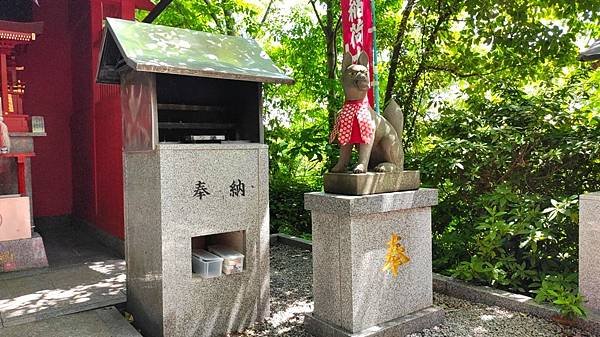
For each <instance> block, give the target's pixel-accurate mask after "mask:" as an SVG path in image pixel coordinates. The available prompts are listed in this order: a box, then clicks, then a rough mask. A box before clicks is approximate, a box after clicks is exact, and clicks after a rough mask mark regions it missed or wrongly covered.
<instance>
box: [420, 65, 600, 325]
mask: <svg viewBox="0 0 600 337" xmlns="http://www.w3.org/2000/svg"><path fill="white" fill-rule="evenodd" d="M588 75H589V74H588V73H587V70H585V69H579V70H577V69H574V70H573V71H572V72H570V73H566V74H565V75H564V76H562V77H561V78H560V80H558V79H554V80H553V81H552V82H550V83H548V82H546V83H543V84H540V85H539V86H538V88H537V89H536V92H535V94H531V93H526V92H525V91H524V90H523V89H518V88H515V87H512V86H510V85H507V84H501V85H497V86H495V87H491V88H490V89H488V90H486V91H485V92H478V91H475V90H466V92H467V98H465V99H464V100H460V101H458V102H453V104H442V105H441V106H440V107H439V114H440V115H439V118H438V119H437V120H435V121H432V122H431V123H430V124H429V126H428V128H429V129H428V132H429V137H427V138H426V140H425V141H424V143H423V149H422V151H423V152H422V153H421V155H422V156H423V157H422V159H421V160H420V167H421V169H422V171H423V176H424V177H425V182H426V183H427V184H430V185H433V186H438V187H439V189H440V199H441V201H440V204H439V206H437V207H436V208H435V215H434V219H435V224H434V235H435V239H434V267H435V269H437V270H441V271H444V270H448V271H450V272H451V273H452V275H453V276H455V277H458V278H461V279H464V280H469V281H477V282H480V283H484V284H489V285H493V286H498V287H503V288H506V289H509V290H512V291H517V292H521V293H528V292H530V291H531V290H532V289H535V288H536V287H539V282H541V281H546V279H545V277H546V275H560V274H563V273H567V274H568V273H573V272H575V271H576V270H577V256H578V251H577V242H578V208H577V206H578V202H577V195H578V194H581V193H583V192H585V191H591V190H599V189H600V165H599V164H600V128H599V126H600V114H599V113H598V111H594V110H592V109H590V105H593V104H596V103H593V102H594V100H595V98H594V97H590V96H588V95H589V94H588V93H587V91H585V90H583V89H581V88H585V87H586V85H585V81H587V78H588ZM548 282H549V281H547V282H546V283H547V284H550V283H548ZM543 284H544V283H542V287H543ZM565 289H566V290H565V291H562V292H559V293H558V294H559V295H560V296H559V295H556V296H555V297H556V298H550V297H544V296H545V295H540V296H539V297H538V299H540V300H543V299H545V298H548V299H551V301H550V302H554V303H555V304H557V305H560V307H561V309H563V310H565V312H567V313H571V312H570V311H572V313H574V314H578V313H579V311H577V310H575V309H573V308H575V307H580V301H581V299H580V297H578V296H576V295H575V294H574V292H573V291H574V290H573V289H570V288H569V289H567V288H565ZM569 294H571V295H569ZM569 310H570V311H569Z"/></svg>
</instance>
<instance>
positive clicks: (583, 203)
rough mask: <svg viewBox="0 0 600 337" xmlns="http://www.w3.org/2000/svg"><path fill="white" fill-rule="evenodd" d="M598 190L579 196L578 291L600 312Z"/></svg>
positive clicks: (599, 198) (590, 307)
mask: <svg viewBox="0 0 600 337" xmlns="http://www.w3.org/2000/svg"><path fill="white" fill-rule="evenodd" d="M598 247H600V192H596V193H590V194H584V195H581V196H580V197H579V291H580V292H581V293H582V294H583V295H584V296H585V298H586V299H587V301H588V302H587V306H588V308H589V309H591V310H592V311H595V312H597V313H600V254H599V253H598Z"/></svg>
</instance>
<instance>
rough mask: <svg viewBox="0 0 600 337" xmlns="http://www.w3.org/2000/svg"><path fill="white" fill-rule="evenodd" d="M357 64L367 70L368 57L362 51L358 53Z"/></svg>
mask: <svg viewBox="0 0 600 337" xmlns="http://www.w3.org/2000/svg"><path fill="white" fill-rule="evenodd" d="M358 64H360V65H361V66H365V67H367V68H369V55H367V53H366V52H365V51H364V50H363V51H362V52H360V56H358Z"/></svg>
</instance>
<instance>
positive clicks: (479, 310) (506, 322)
mask: <svg viewBox="0 0 600 337" xmlns="http://www.w3.org/2000/svg"><path fill="white" fill-rule="evenodd" d="M434 302H435V304H436V305H437V306H440V307H442V308H443V309H444V310H445V312H446V322H445V323H444V325H442V326H439V327H434V328H432V329H429V330H424V331H422V332H420V333H416V334H412V335H410V337H434V336H435V337H480V336H493V337H521V336H523V337H530V336H531V337H594V336H592V335H590V334H587V333H584V332H582V331H579V330H577V329H573V328H568V327H564V326H562V325H559V324H556V323H554V322H551V321H547V320H544V319H540V318H537V317H533V316H529V315H527V314H522V313H518V312H513V311H509V310H506V309H503V308H499V307H493V306H487V305H484V304H477V303H471V302H467V301H463V300H460V299H457V298H454V297H449V296H445V295H442V294H435V295H434ZM312 310H313V303H312V255H311V252H310V251H307V250H301V249H297V248H294V247H290V246H287V245H283V244H276V245H274V246H271V317H270V318H269V319H268V320H267V322H265V323H261V324H257V325H255V326H254V327H253V328H252V329H248V330H246V331H245V332H244V333H243V334H241V335H236V336H239V337H244V336H286V337H288V336H289V337H311V335H310V334H308V333H307V332H305V331H304V328H303V326H302V324H303V322H304V314H306V313H308V312H312Z"/></svg>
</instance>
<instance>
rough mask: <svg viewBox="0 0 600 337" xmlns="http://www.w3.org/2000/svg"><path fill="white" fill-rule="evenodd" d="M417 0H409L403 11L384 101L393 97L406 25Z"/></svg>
mask: <svg viewBox="0 0 600 337" xmlns="http://www.w3.org/2000/svg"><path fill="white" fill-rule="evenodd" d="M415 1H416V0H408V2H407V3H406V6H405V7H404V10H403V11H402V19H401V20H400V25H399V26H398V34H396V40H395V41H394V49H393V50H392V58H391V59H390V72H389V76H388V82H387V85H386V88H385V96H384V97H385V98H384V99H383V102H384V103H385V102H388V101H389V100H390V99H391V98H392V91H393V90H394V86H395V85H396V71H397V70H398V59H399V58H400V51H402V42H403V41H404V36H405V35H406V26H407V24H408V18H409V17H410V13H411V12H412V10H413V7H414V5H415Z"/></svg>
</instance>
